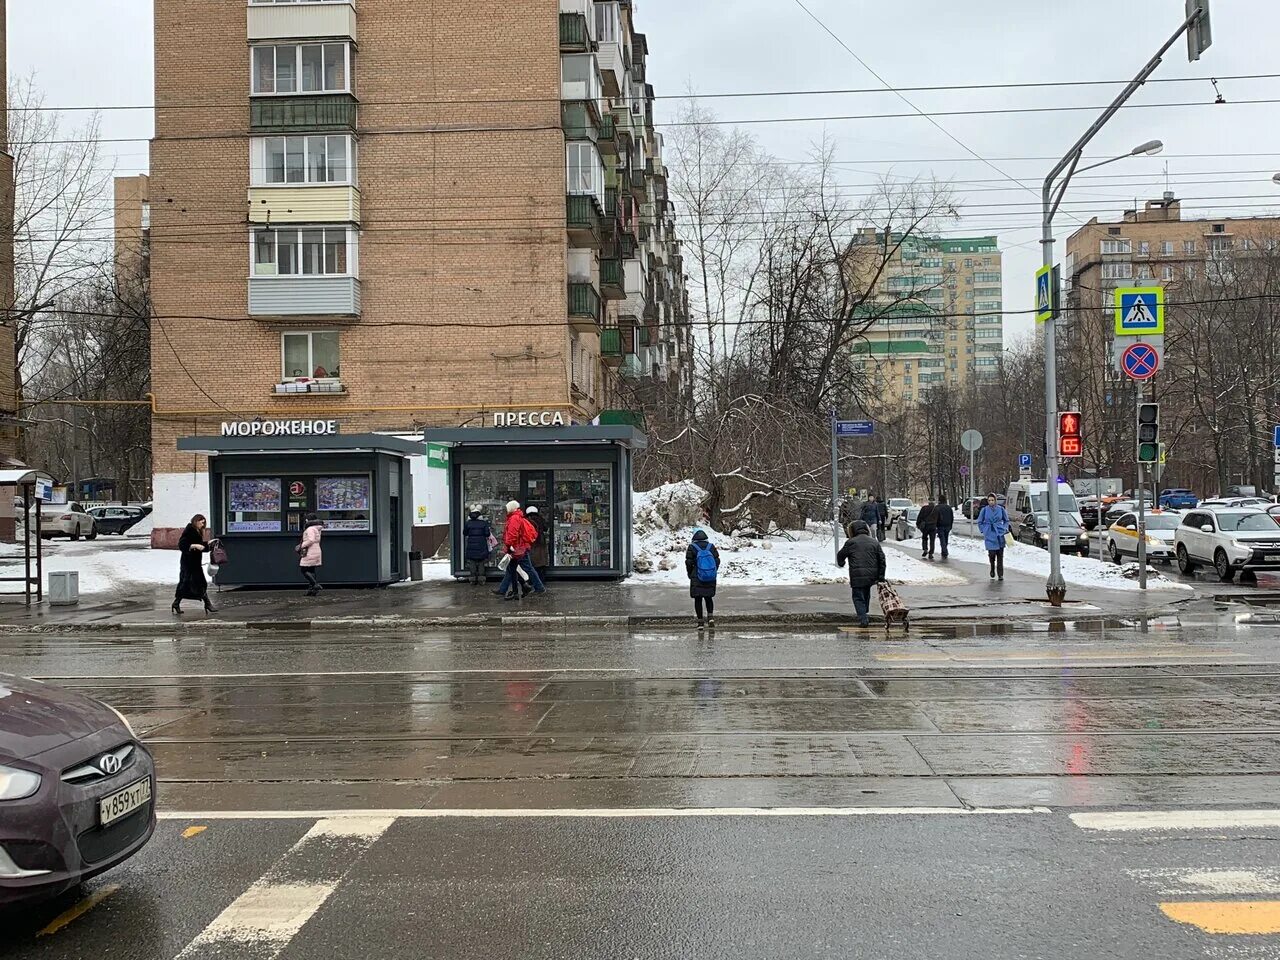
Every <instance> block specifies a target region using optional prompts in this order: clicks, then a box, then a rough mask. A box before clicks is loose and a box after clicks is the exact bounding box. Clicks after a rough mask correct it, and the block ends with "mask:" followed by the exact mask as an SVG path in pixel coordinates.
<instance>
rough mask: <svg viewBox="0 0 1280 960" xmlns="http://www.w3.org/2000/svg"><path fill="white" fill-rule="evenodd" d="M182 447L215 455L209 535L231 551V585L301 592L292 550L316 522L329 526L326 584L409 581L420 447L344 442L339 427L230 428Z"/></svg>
mask: <svg viewBox="0 0 1280 960" xmlns="http://www.w3.org/2000/svg"><path fill="white" fill-rule="evenodd" d="M178 449H179V450H183V451H187V452H191V453H202V454H205V455H206V456H208V457H209V503H210V505H211V509H210V516H209V527H210V528H211V529H212V530H213V531H214V533H215V534H216V535H217V536H219V537H221V538H222V540H223V542H224V543H225V544H226V547H227V552H228V554H229V555H230V561H229V562H228V563H227V564H225V565H224V566H222V567H221V568H219V571H218V583H219V584H220V585H224V586H249V587H277V586H299V585H301V584H302V581H301V579H300V578H299V576H298V556H297V554H296V553H294V549H293V548H294V545H295V544H297V542H298V540H299V538H300V537H301V536H302V530H303V525H304V522H305V519H306V517H307V515H308V514H315V515H316V516H318V517H319V518H320V519H321V520H322V521H323V522H324V539H323V549H324V568H323V573H322V574H321V577H320V581H321V583H323V584H325V585H333V586H377V585H384V584H388V583H395V582H397V581H400V580H404V579H406V578H407V577H408V574H409V543H410V538H411V534H412V527H411V523H412V517H411V509H412V503H413V480H412V478H411V477H410V472H409V457H411V456H421V455H423V454H424V452H425V448H424V447H423V445H422V444H421V443H418V442H416V441H411V440H402V439H400V438H399V437H389V436H383V435H382V434H373V433H361V434H346V435H344V434H340V433H338V424H337V422H336V421H333V420H255V421H247V422H243V423H227V424H223V429H222V434H221V435H220V436H217V437H183V438H182V439H180V440H179V441H178Z"/></svg>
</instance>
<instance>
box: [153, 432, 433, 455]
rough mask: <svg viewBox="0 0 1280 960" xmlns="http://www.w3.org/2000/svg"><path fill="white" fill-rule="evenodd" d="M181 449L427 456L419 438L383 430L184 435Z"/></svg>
mask: <svg viewBox="0 0 1280 960" xmlns="http://www.w3.org/2000/svg"><path fill="white" fill-rule="evenodd" d="M178 449H179V450H182V451H183V452H185V453H202V454H204V455H205V456H208V457H225V456H235V455H240V454H254V453H394V454H398V455H400V456H405V457H421V456H426V453H427V450H426V447H425V446H424V445H423V444H422V442H421V441H418V440H403V439H401V438H400V437H390V436H386V435H385V434H381V433H337V434H327V435H315V436H311V435H306V436H290V435H285V436H279V435H277V436H270V437H264V436H256V437H180V438H179V439H178Z"/></svg>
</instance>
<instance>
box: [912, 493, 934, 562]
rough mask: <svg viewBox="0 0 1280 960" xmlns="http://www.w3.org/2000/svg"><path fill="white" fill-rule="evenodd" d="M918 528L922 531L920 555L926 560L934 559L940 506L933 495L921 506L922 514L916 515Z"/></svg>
mask: <svg viewBox="0 0 1280 960" xmlns="http://www.w3.org/2000/svg"><path fill="white" fill-rule="evenodd" d="M916 529H918V530H919V531H920V546H921V547H922V550H921V553H920V555H921V556H922V557H924V558H925V559H926V560H932V559H933V551H934V548H935V547H936V546H937V536H938V508H937V507H936V506H934V503H933V498H932V497H930V498H929V499H928V500H927V501H925V505H924V506H923V507H921V508H920V515H919V516H918V517H916Z"/></svg>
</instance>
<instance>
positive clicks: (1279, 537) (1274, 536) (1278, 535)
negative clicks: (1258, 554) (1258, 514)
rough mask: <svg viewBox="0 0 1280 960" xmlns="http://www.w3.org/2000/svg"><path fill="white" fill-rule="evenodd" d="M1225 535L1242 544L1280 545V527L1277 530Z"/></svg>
mask: <svg viewBox="0 0 1280 960" xmlns="http://www.w3.org/2000/svg"><path fill="white" fill-rule="evenodd" d="M1225 535H1226V536H1228V537H1230V538H1231V539H1232V540H1239V541H1240V542H1241V543H1258V542H1262V543H1280V526H1278V527H1276V528H1275V530H1235V531H1232V532H1230V533H1227V534H1225Z"/></svg>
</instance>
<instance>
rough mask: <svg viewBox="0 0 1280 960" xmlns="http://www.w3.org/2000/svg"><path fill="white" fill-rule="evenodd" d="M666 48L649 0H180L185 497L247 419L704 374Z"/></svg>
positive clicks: (177, 461) (566, 401) (177, 365)
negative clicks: (665, 141)
mask: <svg viewBox="0 0 1280 960" xmlns="http://www.w3.org/2000/svg"><path fill="white" fill-rule="evenodd" d="M246 16H247V22H246ZM646 55H647V46H646V41H645V38H644V36H643V35H642V34H639V33H637V32H635V28H634V25H633V23H632V4H631V3H630V2H629V0H621V2H592V0H524V2H521V3H498V2H493V0H479V2H477V0H471V2H462V0H432V2H424V0H354V2H353V0H303V2H299V0H250V2H249V3H248V4H247V5H246V4H234V3H216V4H191V3H188V2H186V0H156V4H155V56H156V64H155V77H156V80H155V83H156V136H155V139H154V141H153V143H152V152H151V179H150V183H149V185H148V189H149V200H150V246H151V256H150V261H151V291H152V299H153V307H154V311H155V320H154V322H153V329H152V379H153V389H154V394H155V415H154V421H153V454H154V463H155V472H156V476H155V499H156V512H157V516H158V517H160V518H162V519H161V520H160V521H159V522H161V523H171V522H172V523H176V522H178V521H181V520H185V519H186V517H187V516H189V515H190V514H191V513H192V512H194V510H195V509H198V508H199V507H201V506H207V504H208V491H207V482H206V469H207V465H206V463H205V461H204V460H203V458H202V457H199V456H193V455H192V454H179V453H178V451H177V450H176V448H175V442H176V440H177V439H178V438H179V437H181V436H189V435H199V434H216V433H217V432H218V430H219V423H220V422H223V421H233V420H235V421H238V420H252V419H255V418H266V419H290V420H293V419H299V418H303V419H314V420H330V419H333V420H337V421H338V422H339V424H340V428H341V430H342V432H344V433H348V432H349V433H365V432H370V431H409V430H416V429H419V428H421V427H423V426H428V425H430V426H455V425H477V426H478V425H481V424H484V425H490V424H491V423H492V417H493V414H495V413H500V412H506V411H518V410H539V411H545V410H553V411H559V412H561V413H563V414H565V415H566V416H570V415H571V416H572V418H573V419H575V420H578V421H589V420H591V419H592V418H594V417H597V416H601V415H603V416H604V417H605V418H606V419H608V418H609V417H610V416H611V415H614V414H613V413H612V411H614V410H616V409H617V408H619V407H622V406H625V398H626V397H627V396H628V395H629V392H628V391H627V390H625V389H624V380H626V379H627V378H630V379H631V380H633V381H635V382H636V383H638V384H644V383H645V382H652V381H654V380H657V381H662V382H667V381H675V382H677V383H678V382H681V381H682V378H687V377H688V376H689V369H690V363H689V358H690V353H691V334H690V330H689V324H688V307H687V298H686V295H685V292H684V282H683V276H682V273H683V271H682V263H681V258H680V252H679V246H678V244H677V242H676V239H675V229H674V219H673V210H672V206H671V204H670V202H669V201H668V198H667V187H666V176H667V174H666V168H665V167H664V166H663V162H662V138H661V136H660V135H659V134H657V133H656V132H655V131H654V128H653V88H652V87H651V86H650V85H649V84H648V83H647V81H646V76H645V59H646Z"/></svg>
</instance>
